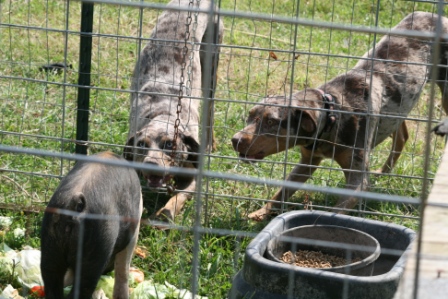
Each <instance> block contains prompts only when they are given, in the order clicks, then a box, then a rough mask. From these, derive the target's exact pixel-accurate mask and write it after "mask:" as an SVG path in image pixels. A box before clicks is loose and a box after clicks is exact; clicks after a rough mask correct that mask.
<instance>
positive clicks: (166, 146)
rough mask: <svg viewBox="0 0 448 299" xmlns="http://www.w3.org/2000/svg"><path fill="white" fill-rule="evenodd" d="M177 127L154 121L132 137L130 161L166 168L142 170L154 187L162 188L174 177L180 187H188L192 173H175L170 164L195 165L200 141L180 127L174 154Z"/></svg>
mask: <svg viewBox="0 0 448 299" xmlns="http://www.w3.org/2000/svg"><path fill="white" fill-rule="evenodd" d="M173 146H174V129H173V128H169V129H167V127H166V126H163V127H160V126H156V125H152V124H151V123H150V124H148V125H147V126H145V127H144V128H143V129H142V130H140V131H138V132H137V133H136V134H135V135H134V136H132V137H131V138H129V140H128V142H127V143H126V147H125V149H124V153H123V155H124V157H125V159H127V160H129V161H135V162H143V163H149V164H153V165H157V166H159V167H162V168H164V171H156V170H143V171H141V174H142V175H143V177H144V178H145V180H146V181H147V182H148V186H149V187H151V188H160V187H163V186H164V185H165V184H166V183H168V182H169V181H170V180H171V179H174V181H175V186H176V188H177V189H184V188H186V186H188V185H189V184H190V183H191V181H192V179H193V177H192V176H179V175H177V176H174V175H172V174H170V172H169V168H170V167H187V168H196V167H197V160H198V152H199V144H198V142H197V141H196V140H195V139H194V138H193V137H192V136H190V135H188V134H187V133H186V132H183V131H182V130H181V129H180V128H179V134H178V137H177V140H176V150H175V152H174V156H173Z"/></svg>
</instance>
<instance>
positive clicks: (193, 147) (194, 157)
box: [180, 133, 199, 168]
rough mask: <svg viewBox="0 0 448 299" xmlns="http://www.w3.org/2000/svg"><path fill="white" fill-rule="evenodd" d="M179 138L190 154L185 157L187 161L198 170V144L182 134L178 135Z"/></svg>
mask: <svg viewBox="0 0 448 299" xmlns="http://www.w3.org/2000/svg"><path fill="white" fill-rule="evenodd" d="M180 138H181V139H182V142H183V143H184V144H185V146H186V147H187V150H188V152H189V153H190V154H189V155H188V157H187V161H188V162H190V163H191V164H193V166H194V167H195V168H198V154H199V143H198V142H197V141H196V140H195V139H194V138H193V137H191V136H190V135H185V134H183V133H182V134H180Z"/></svg>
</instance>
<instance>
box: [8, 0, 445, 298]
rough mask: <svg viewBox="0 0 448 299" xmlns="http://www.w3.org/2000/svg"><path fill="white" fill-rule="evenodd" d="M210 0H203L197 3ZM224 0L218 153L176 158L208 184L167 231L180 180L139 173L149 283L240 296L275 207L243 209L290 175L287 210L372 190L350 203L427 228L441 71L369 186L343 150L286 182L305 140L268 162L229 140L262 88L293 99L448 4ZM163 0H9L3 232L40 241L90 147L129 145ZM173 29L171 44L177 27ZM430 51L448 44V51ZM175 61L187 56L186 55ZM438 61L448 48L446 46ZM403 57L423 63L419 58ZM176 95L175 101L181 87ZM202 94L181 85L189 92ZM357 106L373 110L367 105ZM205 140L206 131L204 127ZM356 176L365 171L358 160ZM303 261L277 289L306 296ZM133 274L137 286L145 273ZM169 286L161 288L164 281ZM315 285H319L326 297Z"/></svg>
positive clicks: (438, 144) (378, 152)
mask: <svg viewBox="0 0 448 299" xmlns="http://www.w3.org/2000/svg"><path fill="white" fill-rule="evenodd" d="M200 2H201V1H193V3H194V4H195V5H197V4H198V3H200ZM202 2H206V1H202ZM83 3H89V4H92V5H93V6H94V15H93V31H92V33H91V35H90V36H91V38H92V51H91V61H90V62H91V72H90V75H91V83H90V86H89V88H90V107H89V109H88V115H89V121H88V136H89V137H88V140H77V138H76V136H77V125H78V123H77V118H76V117H77V112H78V107H79V106H78V102H77V98H78V93H79V90H80V89H79V88H80V87H82V86H80V85H79V83H78V82H79V81H78V79H79V76H80V71H79V70H80V68H81V65H80V64H81V62H80V57H81V55H82V54H83V53H82V52H83V49H80V46H79V45H80V38H81V32H80V28H81V23H82V20H83V16H82V10H81V7H82V4H83ZM213 3H214V5H216V7H217V9H216V10H205V11H201V12H202V13H208V14H210V15H213V16H215V17H219V18H220V19H222V21H223V23H224V32H223V39H222V41H219V43H218V45H217V46H218V48H219V51H220V54H219V65H218V68H217V81H216V89H215V94H214V97H213V101H209V100H208V99H205V98H204V99H203V98H200V101H201V102H202V104H204V103H207V104H213V106H214V113H213V122H214V126H213V131H214V134H215V138H216V142H217V143H216V144H217V146H216V150H215V151H212V152H209V151H208V149H206V148H205V146H201V147H200V148H199V149H198V153H199V158H198V159H199V162H198V163H199V165H200V166H201V167H199V168H197V169H192V168H188V169H185V168H182V167H179V168H174V169H172V173H174V174H176V173H178V174H184V175H185V174H189V175H193V176H195V177H196V181H197V182H198V183H199V184H198V187H197V188H196V189H195V190H194V191H189V192H188V193H189V194H191V195H192V197H193V200H190V201H188V202H187V203H186V206H185V207H184V208H183V210H182V212H181V213H180V214H179V215H178V216H177V217H176V218H175V220H174V221H173V222H171V223H170V224H169V228H170V229H169V233H166V232H165V231H163V230H158V229H154V228H153V225H154V224H160V222H158V221H159V220H161V219H160V218H159V219H156V220H154V219H153V218H152V217H151V216H152V215H154V213H156V212H157V211H158V210H159V209H160V208H162V207H163V206H164V205H165V203H166V202H167V200H168V199H169V198H170V195H169V192H167V189H166V188H158V189H154V188H148V186H147V181H146V180H145V179H143V178H142V179H141V184H142V191H143V205H144V210H143V216H142V219H144V221H143V222H142V223H143V224H142V226H141V228H140V236H139V239H138V244H137V249H136V255H135V256H134V258H133V260H132V265H133V266H134V267H136V268H139V269H140V270H141V271H142V272H143V273H144V275H145V280H146V281H151V283H152V284H153V285H156V284H159V285H162V284H164V283H165V282H167V283H169V284H171V285H174V286H175V288H177V289H187V290H189V291H191V292H192V293H193V294H195V295H197V297H199V296H206V297H208V298H225V297H227V296H235V293H232V292H231V293H230V295H229V290H230V289H231V287H232V282H233V277H235V276H236V275H237V273H238V271H240V270H241V269H242V268H243V264H244V260H245V257H244V255H245V252H246V248H247V246H248V244H249V243H250V241H251V240H252V239H253V238H254V237H255V236H256V235H257V233H258V232H259V231H260V230H262V229H263V228H264V227H265V226H266V225H267V224H268V223H269V220H270V219H269V218H268V219H266V220H264V221H261V222H257V221H254V220H250V219H248V218H247V215H249V214H250V213H252V212H254V211H255V210H258V209H260V208H261V207H263V206H264V205H265V204H266V202H269V201H270V200H271V199H272V198H273V196H274V194H275V192H277V190H278V189H279V188H280V187H282V186H285V187H289V188H295V189H299V190H298V191H297V192H295V193H294V194H293V195H292V196H291V197H290V198H287V197H286V198H285V197H284V198H283V201H282V205H281V206H280V207H279V208H278V209H276V210H275V214H280V213H283V212H287V211H291V210H304V211H308V212H310V211H317V212H319V211H333V210H332V207H334V205H335V204H336V203H337V201H338V198H340V197H341V196H354V197H356V198H359V199H360V200H359V204H358V205H356V206H354V207H353V209H352V210H349V211H347V212H348V213H351V214H352V215H353V216H357V217H361V218H363V219H367V220H375V221H380V222H381V223H393V224H395V225H400V226H403V227H406V228H409V229H412V230H414V231H418V230H419V225H420V219H421V212H422V205H421V201H422V200H425V199H426V197H427V195H428V193H429V192H430V189H431V186H432V182H433V179H434V176H435V174H436V172H437V170H438V166H439V163H440V160H441V157H442V155H443V150H444V146H445V139H443V138H441V137H436V136H435V135H434V134H430V129H431V128H433V127H434V126H435V124H436V123H437V122H438V121H439V120H440V119H442V118H443V117H444V115H445V111H444V108H443V101H442V99H443V95H442V94H441V93H440V91H439V88H438V87H437V85H436V84H435V83H434V81H432V80H430V71H428V72H427V73H426V72H425V73H424V74H421V76H422V77H418V78H416V80H423V79H428V83H429V84H426V86H425V87H423V89H422V91H421V96H420V99H419V100H418V102H417V104H416V105H415V107H414V108H413V109H412V111H411V112H410V113H408V114H407V115H404V116H402V115H399V113H400V111H396V114H394V115H392V114H391V115H392V116H391V115H388V116H386V117H388V118H391V119H404V120H405V121H406V124H407V128H408V133H409V139H408V140H407V142H406V145H405V146H404V149H403V151H402V153H401V156H400V158H399V159H398V160H397V161H394V162H395V166H394V168H393V170H392V171H390V173H377V172H375V171H376V170H377V169H381V167H382V165H383V164H384V163H385V162H386V160H387V158H388V156H389V154H390V153H391V151H392V148H393V147H394V146H395V145H394V143H393V142H394V141H393V140H392V138H387V139H386V140H385V141H384V142H382V143H380V144H379V145H378V146H376V147H375V148H374V149H372V150H371V151H370V152H369V153H368V158H369V160H370V165H369V166H368V168H367V169H366V168H364V169H362V170H363V172H365V171H368V172H369V173H370V179H369V188H365V190H364V191H360V192H358V191H353V190H350V189H345V188H344V186H345V185H346V177H345V176H344V173H343V171H341V167H340V166H339V165H338V163H337V162H335V160H334V159H331V158H330V159H326V160H324V161H322V163H321V164H320V165H316V166H315V168H316V170H315V172H314V173H313V175H312V176H311V177H310V178H309V179H308V180H307V181H306V183H304V184H303V183H294V182H291V181H287V180H286V179H287V177H288V175H289V174H290V173H291V171H293V169H294V167H296V165H298V163H299V161H301V158H303V157H302V156H303V154H302V153H301V152H300V150H299V147H297V146H296V147H291V148H289V149H286V150H284V149H277V152H278V153H277V152H276V153H274V154H272V155H266V156H263V157H262V158H264V159H262V160H258V161H256V163H246V162H247V161H244V159H241V158H240V157H239V156H238V155H239V154H238V153H237V152H236V151H235V149H234V146H232V137H233V136H234V135H235V134H236V133H237V132H239V131H241V130H243V128H244V127H245V121H246V119H247V118H248V116H249V114H250V112H249V111H250V110H251V108H252V107H254V105H256V104H257V103H259V101H260V99H261V98H263V97H265V96H267V95H279V96H284V97H285V98H287V99H288V98H291V96H292V94H293V93H294V92H296V91H298V90H303V89H305V88H315V87H317V86H321V85H322V84H324V83H326V82H329V81H331V80H332V79H333V78H335V77H336V76H339V75H341V74H344V73H346V72H348V71H350V70H351V69H352V68H353V67H354V66H355V64H356V63H357V62H358V61H359V60H363V59H364V60H365V59H366V56H363V55H364V54H365V53H366V52H368V51H369V49H370V48H372V46H373V45H376V44H377V43H378V42H379V40H380V39H381V37H382V36H383V35H384V34H388V33H389V32H390V30H391V28H393V27H394V26H395V25H396V24H398V23H399V22H400V21H401V20H402V19H403V18H404V17H405V16H407V15H408V14H410V13H413V12H415V11H426V12H430V13H434V14H435V15H439V16H442V15H443V14H444V13H445V11H446V8H445V7H444V5H443V3H442V2H430V1H395V0H392V1H379V0H378V1H351V0H342V1H335V0H333V1H326V0H325V1H324V0H313V1H280V0H274V1H264V2H263V1H250V0H247V1H246V0H244V1H230V0H219V1H213ZM166 4H167V1H154V2H144V1H125V0H116V1H112V0H109V1H108V0H98V1H84V2H78V1H50V0H49V1H44V2H42V1H34V0H30V1H13V0H3V1H0V40H1V45H2V46H1V48H0V61H1V63H0V87H1V88H0V107H1V121H0V132H1V134H0V142H1V145H0V156H1V158H0V208H1V212H0V213H1V214H2V215H3V216H5V217H13V219H14V221H13V223H12V225H11V226H9V228H8V226H7V225H4V226H3V227H2V229H3V232H4V234H3V240H4V242H5V243H6V244H8V243H9V244H8V245H9V246H11V247H13V248H14V249H20V248H21V247H22V246H24V245H31V246H33V247H36V248H39V247H40V231H41V222H42V216H43V211H44V209H45V207H46V206H47V204H48V202H49V200H50V198H51V197H52V195H53V194H54V192H55V190H56V188H57V186H58V185H59V184H60V182H61V179H62V178H63V177H65V176H66V175H67V173H68V172H69V171H70V169H72V168H73V166H74V164H75V161H76V160H84V161H95V157H90V155H93V154H96V153H99V152H102V151H106V150H108V151H112V152H115V153H117V154H119V155H121V154H122V153H123V151H124V150H125V145H126V143H127V142H128V138H129V134H130V132H129V134H128V130H129V124H130V110H131V105H130V100H129V98H130V97H131V94H132V93H135V92H136V90H133V89H132V86H131V82H132V78H133V72H134V67H135V65H136V63H137V61H139V59H140V58H141V54H140V53H141V51H142V50H143V48H144V47H145V45H146V44H147V43H148V42H150V41H151V39H150V36H151V33H152V32H153V31H154V30H158V31H161V30H162V29H163V28H160V27H158V26H159V25H157V20H158V18H159V17H160V16H161V14H162V12H163V11H164V10H166ZM178 9H179V10H180V11H188V10H190V11H191V12H192V15H193V25H195V24H194V23H195V19H194V16H197V13H198V9H197V8H195V7H193V8H191V7H190V8H189V7H183V6H182V7H180V8H178ZM178 22H179V23H177V24H181V25H178V27H179V28H183V20H179V21H178ZM196 22H197V21H196ZM156 25H157V26H156ZM170 25H171V24H170ZM196 25H197V24H196ZM192 28H193V27H191V30H193V29H192ZM179 30H180V29H179ZM215 30H216V28H215ZM215 33H216V32H215ZM398 33H400V34H401V35H403V36H406V37H408V38H410V39H419V38H428V36H429V38H430V39H431V40H432V43H433V44H434V45H440V44H444V43H445V40H446V38H447V36H445V35H446V34H443V33H442V31H439V32H436V33H434V34H433V33H431V34H429V33H427V32H426V33H422V32H419V31H415V30H402V31H400V32H398ZM163 42H166V44H167V45H169V44H170V42H171V44H172V41H168V40H167V41H163ZM190 42H191V45H190V44H189V45H190V46H191V47H190V52H194V51H193V50H192V49H193V45H195V46H196V47H198V46H199V45H200V42H201V41H199V40H192V41H191V40H190ZM207 49H214V48H213V47H209V48H207ZM195 51H197V50H195ZM401 51H402V52H406V49H401ZM202 54H207V53H205V52H202ZM422 55H423V54H422ZM434 55H439V56H440V57H442V58H443V57H445V56H444V55H446V53H445V52H441V53H438V54H434ZM167 59H170V58H167ZM190 59H191V58H190ZM187 60H188V59H187ZM171 61H172V63H177V62H176V59H175V58H171ZM210 61H211V60H210ZM373 61H375V59H373ZM377 61H380V60H377ZM442 61H445V62H446V57H445V58H444V59H442ZM187 62H188V61H187ZM407 63H409V65H415V63H413V62H412V61H408V62H407ZM424 64H426V65H427V66H428V69H431V66H433V67H434V66H437V67H446V66H440V65H438V63H437V62H435V61H432V60H428V61H425V62H424ZM403 65H406V63H405V64H403ZM194 72H195V70H194V69H193V70H189V71H188V73H187V75H186V76H187V77H188V78H190V76H194V74H195V73H194ZM160 73H162V72H160ZM206 74H207V76H205V81H207V80H208V81H209V82H210V81H211V80H213V78H211V76H209V74H210V73H209V72H208V73H206ZM172 76H173V77H172V78H169V79H170V80H172V81H173V82H176V84H177V85H178V83H179V81H180V78H177V77H176V78H174V77H175V75H172ZM403 76H404V77H406V73H404V74H403ZM410 76H411V75H410ZM385 84H386V83H385ZM159 96H164V94H163V93H162V94H159ZM172 98H173V99H174V100H175V101H176V102H177V98H176V97H172ZM193 98H194V97H190V96H188V95H186V94H185V95H184V99H183V100H186V101H189V100H191V99H193ZM378 100H379V101H380V103H379V104H381V103H382V105H386V104H387V98H386V95H385V94H380V96H379V98H378ZM403 101H404V99H403ZM445 105H447V104H445ZM286 106H287V107H289V106H288V105H286ZM399 109H401V108H399ZM317 111H318V112H319V111H322V108H317ZM200 112H202V110H200ZM353 113H354V115H359V116H360V117H361V116H365V115H366V113H365V111H362V112H356V111H354V112H353ZM374 116H378V115H374V114H369V115H368V116H367V118H369V117H372V119H374ZM383 116H384V115H383ZM207 118H208V116H207V115H204V113H202V116H201V122H200V123H199V124H200V127H199V131H200V134H201V135H200V136H202V135H203V134H206V128H205V124H207ZM289 121H291V120H290V119H289V120H288V122H289ZM162 126H166V124H163V125H162ZM279 128H280V127H279ZM353 129H354V128H353ZM275 134H277V135H278V134H279V131H276V132H275V133H274V135H275ZM348 134H354V133H348ZM376 136H378V135H376ZM373 138H377V137H375V136H374V137H373ZM378 138H380V137H378ZM201 140H205V138H203V137H200V139H199V140H198V141H201ZM267 142H270V141H269V140H268V141H267ZM277 143H278V141H277ZM77 144H78V145H79V144H83V145H84V144H85V145H87V147H88V152H89V156H87V157H85V156H82V155H76V154H75V148H76V145H77ZM134 145H135V144H134ZM260 146H264V145H263V144H261V145H260ZM277 147H279V146H278V145H277ZM243 154H245V153H243ZM315 154H316V155H318V154H319V153H318V152H316V153H315ZM334 155H336V154H334ZM332 158H335V156H333V157H332ZM348 158H349V159H352V158H353V157H348ZM103 163H106V164H112V165H115V166H120V165H121V166H123V165H129V164H128V163H126V162H110V161H109V162H104V161H103ZM132 166H133V167H135V168H136V169H138V170H139V171H146V170H154V169H157V167H155V166H153V165H147V164H145V165H143V164H140V163H135V162H134V164H132ZM356 175H359V176H362V172H360V173H358V174H356ZM441 208H446V207H445V206H443V207H441ZM92 217H95V216H94V215H93V216H92ZM113 219H115V218H113ZM115 220H116V219H115ZM162 220H163V219H162ZM324 222H325V221H324ZM123 223H126V221H124V222H123ZM21 227H25V237H24V238H21V237H16V236H14V234H13V232H14V230H15V229H16V228H21ZM403 242H404V241H403ZM390 249H391V250H394V249H400V250H403V249H404V248H398V247H390ZM383 253H384V252H383ZM246 259H247V257H246ZM0 273H1V271H0ZM289 273H292V271H291V272H289ZM377 274H378V273H377ZM294 275H295V274H294ZM294 275H292V274H290V276H289V278H288V279H289V280H288V281H287V283H284V282H281V283H280V282H279V283H280V284H279V285H285V287H286V288H287V290H286V291H285V292H284V294H285V296H284V297H281V298H302V297H300V296H305V295H303V294H302V295H300V292H299V293H297V292H296V291H297V288H296V286H297V285H296V284H295V282H294V280H295V276H294ZM10 277H12V276H9V275H6V274H5V275H4V276H3V275H0V285H1V286H2V287H3V288H4V287H5V286H6V285H7V284H11V283H12V284H13V285H14V286H16V287H19V286H21V285H23V282H12V281H11V279H10ZM347 281H348V279H347ZM133 287H136V288H138V286H137V283H135V282H134V285H133ZM164 288H166V285H164ZM24 289H26V288H24ZM349 289H350V285H349V284H345V286H344V287H343V291H342V293H341V294H340V296H339V295H338V296H339V297H331V298H355V297H353V296H352V297H350V294H351V293H350V290H349ZM145 292H147V293H148V292H150V291H149V289H146V290H145ZM159 292H163V290H162V288H161V287H160V289H159ZM25 293H26V292H25V290H24V294H25ZM316 294H317V293H316ZM108 295H109V294H108ZM131 296H132V295H131ZM135 296H136V297H134V298H140V297H137V295H135ZM173 296H179V298H181V297H180V295H173ZM257 296H261V295H260V294H258V295H253V296H252V297H251V295H250V294H247V295H246V298H261V297H257ZM319 296H320V295H316V297H315V298H327V297H319ZM335 296H336V295H335ZM142 298H143V297H142ZM144 298H146V297H144ZM148 298H150V297H148ZM160 298H162V297H160ZM176 298H177V297H176ZM185 298H187V297H185ZM266 298H268V297H266ZM279 298H280V297H279ZM303 298H305V297H303ZM307 298H311V297H307ZM328 298H330V297H328ZM357 298H361V297H357ZM366 298H367V297H366ZM369 298H370V297H369Z"/></svg>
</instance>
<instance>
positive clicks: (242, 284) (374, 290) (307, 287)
mask: <svg viewBox="0 0 448 299" xmlns="http://www.w3.org/2000/svg"><path fill="white" fill-rule="evenodd" d="M306 225H335V226H340V227H346V228H352V229H356V230H360V231H362V232H364V233H367V234H369V235H371V236H372V237H374V238H375V239H376V240H377V241H378V242H379V244H380V247H381V254H380V256H379V257H378V258H377V260H376V261H375V262H374V263H373V264H374V266H373V273H372V275H369V276H360V275H346V274H343V273H336V272H331V271H324V270H320V269H310V268H302V267H297V266H293V265H288V264H285V263H279V262H277V261H273V260H270V259H269V258H268V257H267V247H268V244H269V241H270V240H271V239H274V238H275V237H277V236H279V235H281V234H282V233H283V232H285V231H287V230H289V229H292V228H295V227H302V226H306ZM414 238H415V232H414V231H412V230H411V229H408V228H406V227H404V226H401V225H397V224H392V223H386V222H381V221H375V220H368V219H364V218H359V217H351V216H347V215H340V214H335V213H328V212H320V211H292V212H288V213H284V214H282V215H279V216H277V217H275V218H274V219H273V220H272V221H271V222H270V223H269V224H268V225H267V226H266V227H265V228H264V229H263V230H262V231H261V232H260V233H259V234H258V235H257V236H256V237H255V238H254V239H253V240H252V242H250V244H249V245H248V246H247V248H246V253H245V256H244V262H243V267H242V269H241V270H240V271H239V272H238V273H237V274H236V275H235V277H234V278H233V283H232V288H231V289H230V292H229V298H230V299H235V298H246V299H249V298H253V299H290V298H294V299H341V298H350V299H352V298H353V299H361V298H362V299H392V298H393V297H394V294H395V292H396V290H397V286H398V282H399V280H400V277H401V276H402V275H403V269H404V265H405V263H406V254H405V253H406V252H407V251H409V250H410V249H411V243H412V240H413V239H414Z"/></svg>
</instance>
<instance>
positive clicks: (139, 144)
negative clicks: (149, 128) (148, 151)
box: [137, 141, 146, 148]
mask: <svg viewBox="0 0 448 299" xmlns="http://www.w3.org/2000/svg"><path fill="white" fill-rule="evenodd" d="M137 146H138V147H141V148H145V147H146V143H145V142H144V141H139V142H137Z"/></svg>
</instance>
